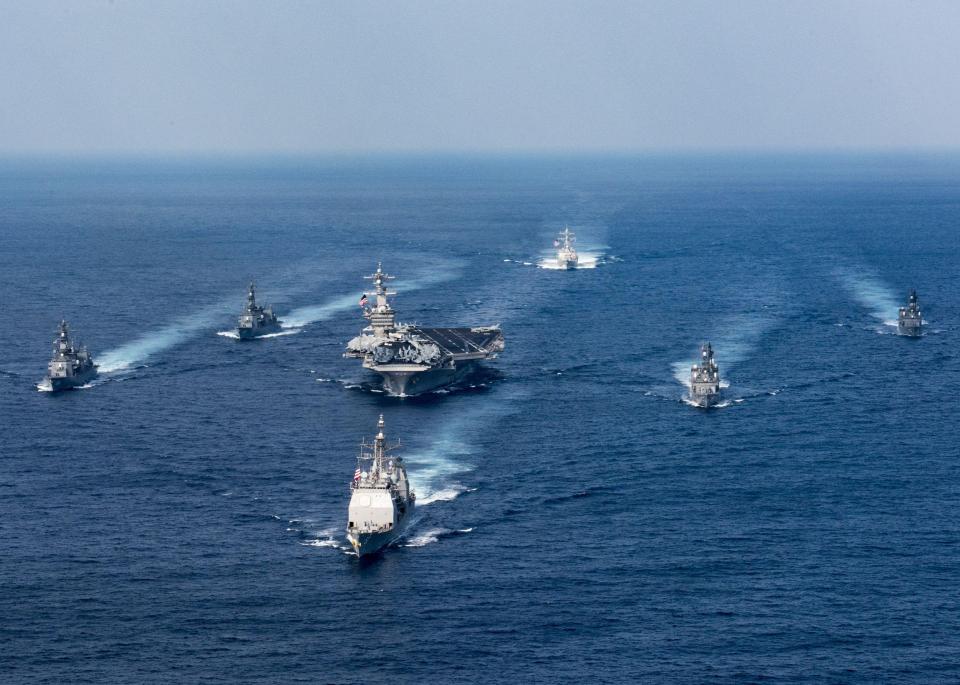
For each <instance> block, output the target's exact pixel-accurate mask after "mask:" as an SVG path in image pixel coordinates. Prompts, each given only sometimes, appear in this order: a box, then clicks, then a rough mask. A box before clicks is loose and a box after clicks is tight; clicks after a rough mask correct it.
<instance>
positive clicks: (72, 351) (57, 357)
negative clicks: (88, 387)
mask: <svg viewBox="0 0 960 685" xmlns="http://www.w3.org/2000/svg"><path fill="white" fill-rule="evenodd" d="M96 377H97V365H96V364H94V363H93V357H91V356H90V353H89V352H88V351H87V348H86V347H83V346H82V345H81V346H77V345H74V344H73V342H72V341H71V340H70V331H69V328H68V327H67V322H66V321H61V322H60V327H59V329H58V330H57V337H56V338H55V339H54V341H53V358H52V359H51V360H50V363H49V364H48V365H47V377H46V378H45V379H44V384H45V385H47V386H48V387H49V388H50V390H53V391H57V390H68V389H70V388H77V387H80V386H81V385H84V384H86V383H89V382H90V381H92V380H93V379H94V378H96Z"/></svg>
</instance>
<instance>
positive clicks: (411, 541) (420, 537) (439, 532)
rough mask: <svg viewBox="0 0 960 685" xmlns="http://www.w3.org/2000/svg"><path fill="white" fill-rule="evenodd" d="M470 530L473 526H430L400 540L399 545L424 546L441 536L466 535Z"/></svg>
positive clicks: (441, 537) (471, 530) (436, 540)
mask: <svg viewBox="0 0 960 685" xmlns="http://www.w3.org/2000/svg"><path fill="white" fill-rule="evenodd" d="M470 532H473V528H459V529H455V530H454V529H450V528H431V529H430V530H427V531H424V532H423V533H419V534H417V535H414V536H412V537H410V538H408V539H407V540H406V542H402V543H401V545H402V546H403V547H426V546H427V545H429V544H432V543H434V542H439V541H440V540H441V539H443V538H449V537H454V536H457V535H466V534H467V533H470Z"/></svg>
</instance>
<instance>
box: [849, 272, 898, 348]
mask: <svg viewBox="0 0 960 685" xmlns="http://www.w3.org/2000/svg"><path fill="white" fill-rule="evenodd" d="M836 276H837V278H838V279H839V280H840V282H841V283H842V284H843V285H844V287H845V288H846V289H847V290H848V291H849V292H850V293H851V294H852V295H853V296H854V298H856V300H857V301H858V302H860V304H861V305H863V306H864V307H865V308H866V309H867V311H868V312H870V315H871V316H872V317H873V318H875V319H877V320H878V321H880V322H881V323H882V324H883V325H884V326H893V327H896V325H897V314H898V312H899V308H900V307H899V305H898V304H897V298H896V295H894V293H893V290H892V289H891V288H889V287H888V286H887V285H885V284H884V283H882V282H881V281H880V280H879V279H877V278H875V277H873V276H870V275H869V274H865V273H863V272H859V271H853V270H848V269H837V270H836ZM881 332H883V331H882V330H881Z"/></svg>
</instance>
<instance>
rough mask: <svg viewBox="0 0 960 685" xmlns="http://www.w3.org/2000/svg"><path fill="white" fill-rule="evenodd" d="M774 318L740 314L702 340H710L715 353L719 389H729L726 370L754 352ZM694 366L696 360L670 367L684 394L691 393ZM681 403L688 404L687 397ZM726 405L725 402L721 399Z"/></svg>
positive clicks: (688, 360) (682, 361) (690, 359)
mask: <svg viewBox="0 0 960 685" xmlns="http://www.w3.org/2000/svg"><path fill="white" fill-rule="evenodd" d="M774 323H775V319H773V318H772V317H769V316H765V315H758V314H743V315H737V316H732V317H730V318H728V319H727V320H726V321H725V322H724V324H723V325H722V326H721V331H720V333H719V334H718V335H714V336H712V337H709V338H705V341H709V342H710V343H711V344H712V346H713V350H714V353H715V357H716V360H717V365H718V366H719V367H720V378H721V380H720V389H721V390H726V389H727V388H729V387H730V381H729V378H725V375H726V373H727V372H728V370H729V369H731V368H733V367H735V366H736V365H737V364H740V363H741V362H743V361H744V360H746V359H748V358H749V357H750V355H751V354H752V353H753V351H754V349H755V348H756V346H757V344H758V343H759V342H760V339H761V338H762V337H763V335H764V334H765V333H766V332H767V331H768V330H769V329H770V328H772V327H773V325H774ZM696 363H697V357H696V356H693V357H690V358H688V359H683V360H680V361H675V362H673V363H672V364H671V365H670V369H671V372H672V375H673V378H674V379H675V380H676V381H677V382H678V383H679V384H680V385H682V386H683V387H684V388H685V389H686V390H687V392H689V391H690V367H692V366H693V365H694V364H696ZM682 399H683V401H684V402H686V403H688V404H693V403H692V402H690V400H689V397H687V396H684V397H683V398H682ZM724 402H726V400H724ZM722 404H723V403H721V404H720V405H715V406H721V405H722Z"/></svg>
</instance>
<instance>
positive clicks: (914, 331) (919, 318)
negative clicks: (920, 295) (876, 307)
mask: <svg viewBox="0 0 960 685" xmlns="http://www.w3.org/2000/svg"><path fill="white" fill-rule="evenodd" d="M897 332H898V333H899V334H900V335H909V336H914V337H916V336H919V335H922V333H923V314H922V313H921V312H920V301H919V300H918V299H917V291H916V290H911V291H910V298H909V299H908V300H907V306H906V307H900V314H899V316H898V317H897Z"/></svg>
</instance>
